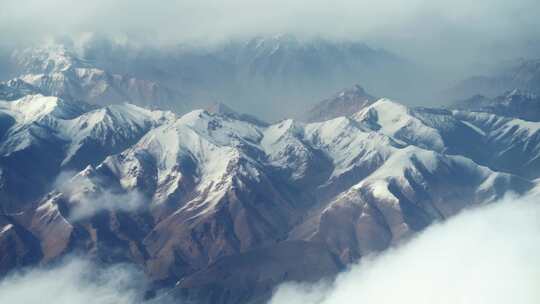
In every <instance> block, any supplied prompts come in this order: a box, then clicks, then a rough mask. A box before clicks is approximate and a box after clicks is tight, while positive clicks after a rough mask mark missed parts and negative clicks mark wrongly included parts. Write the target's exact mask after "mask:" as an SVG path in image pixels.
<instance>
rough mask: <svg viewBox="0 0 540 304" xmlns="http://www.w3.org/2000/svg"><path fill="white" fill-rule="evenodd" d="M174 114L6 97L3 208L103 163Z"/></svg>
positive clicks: (0, 111)
mask: <svg viewBox="0 0 540 304" xmlns="http://www.w3.org/2000/svg"><path fill="white" fill-rule="evenodd" d="M173 116H174V115H173V114H172V113H167V112H160V111H149V110H145V109H143V108H139V107H137V106H134V105H129V104H125V105H111V106H107V107H104V108H96V107H95V106H92V105H90V104H86V103H82V102H74V101H70V100H64V99H62V98H59V97H53V96H43V95H39V94H38V95H26V96H24V97H22V98H20V99H17V100H12V101H0V121H1V122H0V124H1V129H0V132H1V135H2V140H1V141H0V163H1V177H0V178H1V180H2V189H1V191H2V194H3V197H4V199H3V200H2V207H3V208H5V209H6V210H13V209H17V208H18V207H19V208H20V207H23V206H24V205H25V204H26V203H31V201H32V200H35V199H36V198H37V197H38V196H39V195H42V194H43V191H45V190H46V189H48V187H49V186H51V183H53V182H54V177H55V176H56V175H57V174H58V173H59V172H60V171H69V170H81V169H83V168H84V167H85V166H87V165H89V164H96V163H98V162H101V161H102V160H103V159H104V158H105V157H106V156H108V155H110V154H113V153H118V152H120V151H122V150H124V149H126V148H127V147H129V146H130V145H132V144H133V143H135V142H136V141H137V140H138V139H139V138H140V137H141V136H142V135H143V134H144V133H145V132H147V131H148V130H149V129H150V128H152V127H154V126H156V125H158V124H161V123H163V122H165V121H167V120H168V119H171V118H172V117H173Z"/></svg>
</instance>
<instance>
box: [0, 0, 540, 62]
mask: <svg viewBox="0 0 540 304" xmlns="http://www.w3.org/2000/svg"><path fill="white" fill-rule="evenodd" d="M539 11H540V1H538V0H516V1H508V0H476V1H470V0H453V1H447V0H443V1H432V0H406V1H405V0H364V1H359V0H309V1H308V0H301V1H290V0H227V1H224V0H222V1H218V0H183V1H172V0H161V1H144V0H117V1H111V0H93V1H74V0H56V1H43V0H3V1H2V9H1V10H0V29H1V30H0V36H2V37H0V38H1V40H2V41H4V42H5V41H8V42H13V41H18V40H21V39H23V40H25V39H29V40H32V39H36V37H43V36H44V35H52V34H54V35H57V34H73V33H80V32H86V31H90V32H105V33H107V34H110V35H124V34H126V33H129V34H130V35H131V36H136V37H139V38H141V37H145V39H146V41H147V42H151V43H176V42H179V41H184V40H186V39H188V40H192V39H197V40H202V41H216V40H219V39H224V38H229V37H233V36H252V35H257V34H274V33H293V34H297V35H308V36H323V37H326V38H335V39H354V40H364V41H367V42H370V44H372V45H374V46H375V47H384V48H387V49H389V50H391V51H393V52H395V53H398V54H400V55H403V56H405V57H409V58H412V59H415V60H425V61H429V62H432V63H438V64H445V63H453V62H462V61H464V60H465V61H470V62H482V61H486V60H491V59H499V58H502V59H505V58H509V59H511V58H516V57H520V56H533V55H534V54H535V53H536V52H537V51H538V50H539V49H540V42H539V41H540V18H538V12H539ZM150 38H151V39H150ZM486 53H487V54H486ZM441 56H443V57H442V58H443V60H442V59H441Z"/></svg>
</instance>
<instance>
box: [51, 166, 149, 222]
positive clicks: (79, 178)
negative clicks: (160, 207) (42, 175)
mask: <svg viewBox="0 0 540 304" xmlns="http://www.w3.org/2000/svg"><path fill="white" fill-rule="evenodd" d="M55 185H56V188H57V189H58V190H59V191H61V192H62V193H63V194H64V195H65V197H66V198H67V199H68V200H69V203H70V204H69V207H70V208H69V209H70V212H69V220H71V221H80V220H83V219H86V218H89V217H92V216H94V215H96V214H97V213H99V212H101V211H126V212H130V211H137V210H139V209H141V208H144V207H145V206H147V205H146V204H145V197H144V196H143V195H142V194H141V193H140V192H139V191H137V190H136V189H133V190H123V189H117V187H114V186H111V185H109V184H108V183H107V181H106V180H104V179H103V178H102V177H100V176H99V175H97V174H94V172H93V171H83V172H81V173H79V174H77V175H73V173H72V172H63V173H62V174H60V175H59V177H58V178H57V180H56V182H55Z"/></svg>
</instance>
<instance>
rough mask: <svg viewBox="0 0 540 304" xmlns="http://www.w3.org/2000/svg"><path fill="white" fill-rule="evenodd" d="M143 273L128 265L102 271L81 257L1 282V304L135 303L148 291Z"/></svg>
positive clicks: (33, 270)
mask: <svg viewBox="0 0 540 304" xmlns="http://www.w3.org/2000/svg"><path fill="white" fill-rule="evenodd" d="M144 287H145V281H144V276H143V274H142V273H140V272H138V271H137V270H135V269H134V268H131V267H129V266H126V265H117V266H113V267H107V268H101V267H98V266H97V265H95V264H93V263H91V262H89V261H87V260H84V259H80V258H71V259H69V260H66V261H64V262H63V263H61V264H59V265H58V266H56V267H52V268H44V269H39V268H36V269H32V270H28V271H25V272H19V273H15V274H12V275H11V276H8V277H7V278H4V279H3V280H2V281H0V303H24V304H42V303H55V304H83V303H95V304H132V303H140V302H141V300H142V297H143V293H144V290H145V288H144Z"/></svg>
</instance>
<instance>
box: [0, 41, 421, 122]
mask: <svg viewBox="0 0 540 304" xmlns="http://www.w3.org/2000/svg"><path fill="white" fill-rule="evenodd" d="M10 59H11V68H10V69H9V70H10V71H12V72H11V74H12V77H11V78H15V80H16V81H18V82H21V81H23V82H25V83H26V84H28V85H31V86H33V87H34V89H35V90H39V91H40V92H41V93H42V94H43V95H51V96H58V97H62V98H64V99H74V100H82V101H85V102H87V103H91V104H98V105H109V104H117V103H122V102H129V103H132V104H136V105H139V106H143V107H146V108H152V109H161V110H172V111H175V112H178V113H186V112H187V111H188V110H190V109H193V108H196V107H207V106H209V105H211V104H213V103H215V102H223V103H227V104H229V105H231V106H233V107H235V108H241V109H245V111H247V112H249V113H254V114H256V115H257V116H259V117H261V118H264V119H269V120H275V119H281V118H283V117H290V116H293V115H296V114H297V113H299V112H301V111H303V110H304V109H306V108H307V107H309V106H310V105H311V104H312V102H313V101H316V100H320V99H323V98H324V97H326V96H328V95H330V94H331V93H334V92H336V91H337V90H339V89H340V88H342V87H343V86H349V85H351V86H352V85H353V84H355V83H358V82H360V83H364V84H365V85H367V86H369V87H370V88H372V89H373V90H375V91H376V92H380V93H381V94H383V93H385V95H386V96H387V95H388V94H394V95H396V94H397V93H398V92H404V91H407V90H409V89H410V88H414V87H415V86H412V85H411V83H410V81H409V80H411V78H412V77H411V76H410V75H411V74H412V73H414V72H415V71H416V69H417V67H416V66H415V65H413V64H412V63H410V62H408V61H407V60H405V59H403V58H401V57H399V56H397V55H394V54H392V53H390V52H387V51H385V50H382V49H375V48H372V47H370V46H368V45H367V44H365V43H362V42H335V41H330V40H325V39H315V38H314V39H301V38H297V37H295V36H292V35H274V36H260V37H253V38H247V39H235V40H227V41H224V42H221V43H217V44H215V45H197V44H181V45H171V46H163V47H159V48H158V47H155V48H146V47H145V48H141V47H138V46H136V45H130V44H121V43H117V42H114V41H112V40H110V39H106V38H100V37H99V36H96V35H90V36H88V37H87V38H86V39H82V40H81V41H75V42H74V41H65V40H59V41H52V42H47V43H42V44H36V45H32V46H29V47H26V48H20V49H15V50H14V51H13V54H12V55H11V57H10ZM6 70H7V68H6ZM382 79H384V81H381V80H382ZM4 80H8V79H4ZM397 95H399V94H397Z"/></svg>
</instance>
